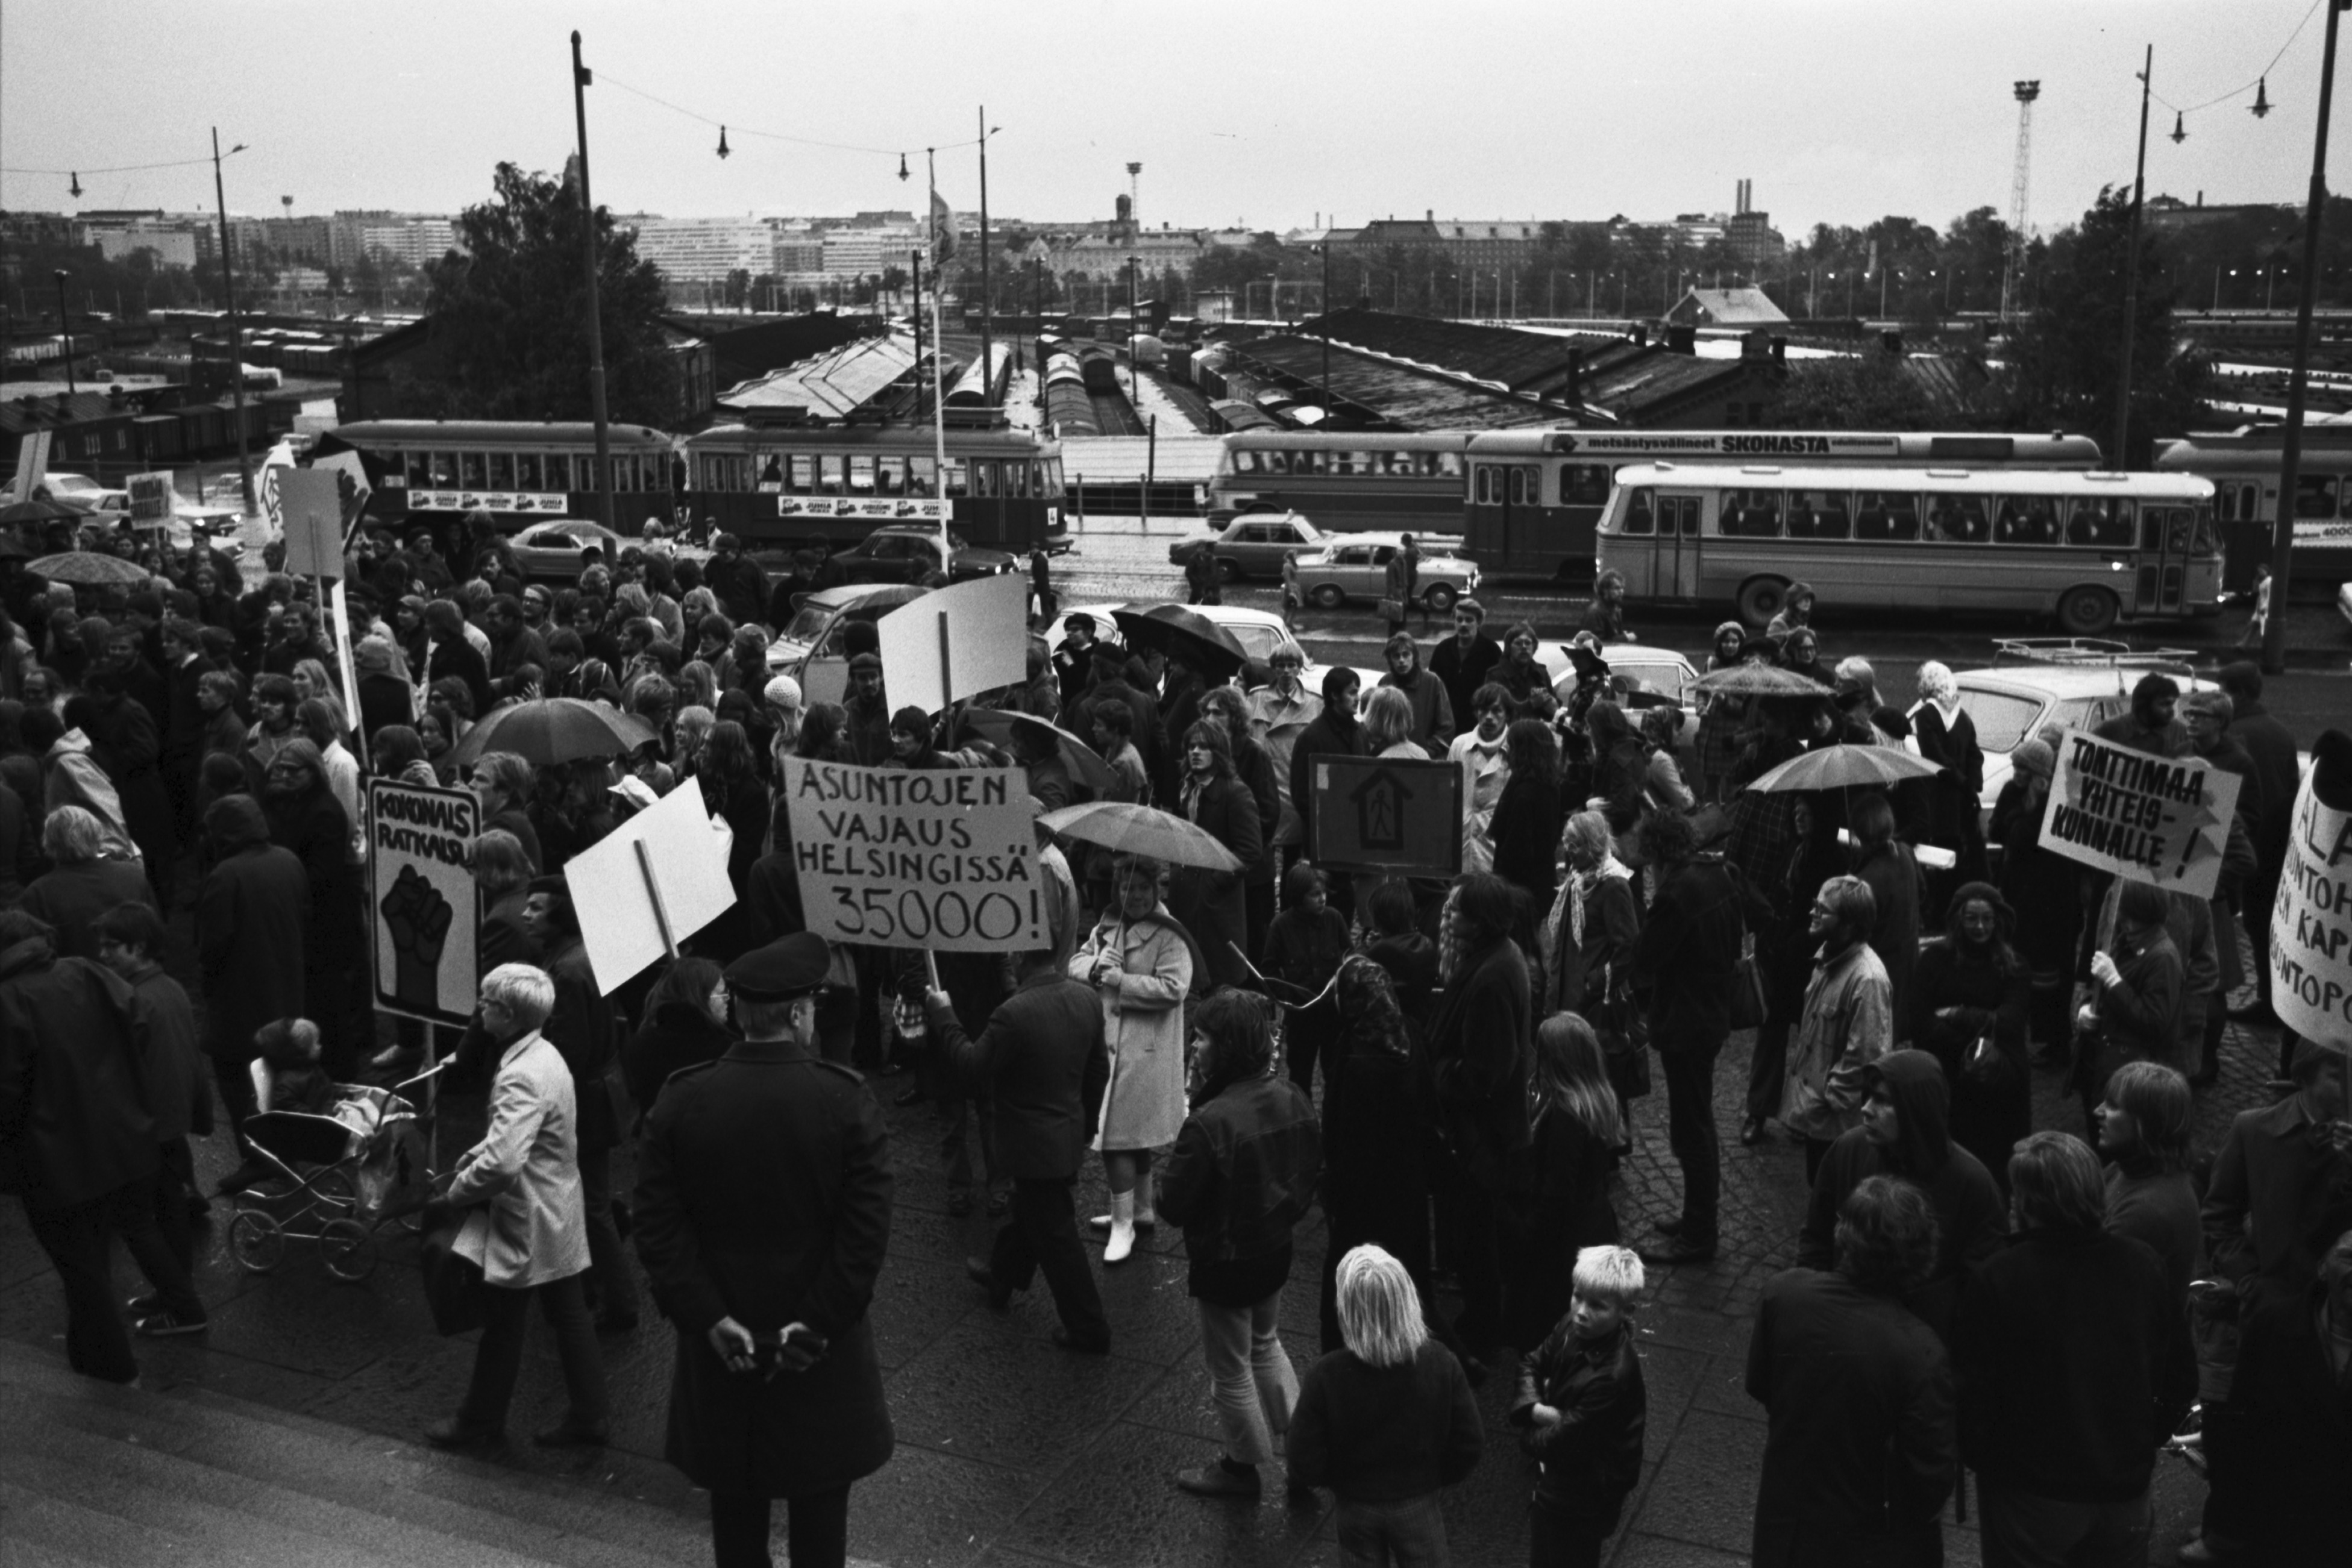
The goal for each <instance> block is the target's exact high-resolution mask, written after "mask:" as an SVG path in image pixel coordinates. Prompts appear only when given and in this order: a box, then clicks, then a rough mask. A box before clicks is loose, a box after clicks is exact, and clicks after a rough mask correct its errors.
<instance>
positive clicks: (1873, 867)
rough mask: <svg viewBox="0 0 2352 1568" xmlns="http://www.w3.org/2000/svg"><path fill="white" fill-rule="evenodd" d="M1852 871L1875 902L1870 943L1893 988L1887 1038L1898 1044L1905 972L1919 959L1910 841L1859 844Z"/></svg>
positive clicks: (1906, 1021) (1907, 1003)
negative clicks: (1891, 1022) (1891, 1020)
mask: <svg viewBox="0 0 2352 1568" xmlns="http://www.w3.org/2000/svg"><path fill="white" fill-rule="evenodd" d="M1853 874H1854V875H1855V876H1857V877H1859V878H1861V879H1863V880H1864V882H1866V883H1868V884H1869V885H1870V896H1871V898H1872V899H1873V900H1874V901H1875V902H1876V904H1877V908H1878V923H1877V924H1876V925H1875V926H1874V927H1872V928H1871V932H1870V948H1871V951H1872V952H1875V953H1877V954H1878V962H1879V963H1883V964H1885V966H1886V983H1887V984H1888V985H1890V986H1892V987H1893V988H1894V1000H1893V1006H1894V1023H1895V1037H1894V1040H1893V1042H1892V1043H1893V1044H1895V1045H1903V1044H1905V1043H1906V1042H1907V1041H1908V1040H1909V1039H1910V1037H1911V976H1912V973H1913V972H1914V971H1915V970H1916V969H1917V968H1918V965H1919V862H1918V861H1917V860H1916V859H1915V858H1913V857H1912V854H1911V846H1909V845H1908V844H1905V843H1903V842H1901V841H1900V840H1895V841H1894V842H1890V843H1886V844H1882V845H1879V846H1878V847H1876V848H1874V849H1868V850H1864V852H1863V855H1862V858H1861V859H1860V860H1859V861H1858V862H1856V864H1855V866H1854V868H1853Z"/></svg>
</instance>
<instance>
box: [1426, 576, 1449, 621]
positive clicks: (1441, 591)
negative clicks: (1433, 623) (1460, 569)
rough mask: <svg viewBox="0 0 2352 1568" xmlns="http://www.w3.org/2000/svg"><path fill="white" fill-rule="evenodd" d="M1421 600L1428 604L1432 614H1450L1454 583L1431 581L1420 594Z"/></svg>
mask: <svg viewBox="0 0 2352 1568" xmlns="http://www.w3.org/2000/svg"><path fill="white" fill-rule="evenodd" d="M1421 602H1422V603H1423V604H1424V605H1428V606H1429V612H1430V614H1432V615H1433V616H1447V615H1452V614H1453V613H1454V585H1453V584H1451V583H1432V584H1430V585H1429V587H1428V589H1427V591H1425V592H1424V593H1423V595H1421Z"/></svg>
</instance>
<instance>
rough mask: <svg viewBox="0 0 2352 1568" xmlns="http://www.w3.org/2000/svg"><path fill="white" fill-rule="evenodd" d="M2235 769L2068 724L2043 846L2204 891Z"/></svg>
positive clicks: (2194, 894) (2161, 883)
mask: <svg viewBox="0 0 2352 1568" xmlns="http://www.w3.org/2000/svg"><path fill="white" fill-rule="evenodd" d="M2238 784H2239V779H2238V775H2237V774H2235V773H2228V772H2225V771H2224V770H2222V769H2221V768H2217V767H2215V766H2213V765H2212V764H2211V763H2208V762H2206V761H2205V760H2204V759H2203V758H2201V757H2158V756H2152V755H2150V754H2149V753H2148V752H2141V751H2135V750H2134V749H2133V748H2131V747H2129V746H2124V745H2118V744H2116V742H2113V741H2102V740H2100V739H2099V738H2098V737H2097V736H2095V735H2093V734H2090V733H2088V732H2087V731H2082V730H2069V731H2066V732H2065V733H2064V734H2063V736H2061V737H2060V739H2059V742H2058V763H2057V766H2056V767H2055V768H2054V769H2053V770H2052V772H2051V777H2050V801H2049V804H2048V805H2046V806H2045V807H2043V809H2042V847H2043V848H2044V849H2048V850H2052V851H2054V852H2055V853H2057V854H2060V855H2063V856H2065V857H2066V858H2068V859H2070V860H2079V861H2081V862H2082V863H2083V864H2084V865H2085V866H2095V867H2097V868H2099V869H2100V870H2102V871H2109V872H2112V873H2114V874H2115V875H2116V876H2118V877H2122V878H2124V879H2126V880H2129V881H2134V882H2148V883H2152V884H2154V885H2155V886H2157V887H2159V888H2164V889H2179V891H2181V892H2184V893H2187V894H2189V896H2190V897H2191V898H2198V899H2210V898H2211V897H2212V896H2213V885H2214V883H2215V882H2216V881H2218V880H2219V879H2220V878H2221V852H2222V850H2223V848H2224V847H2226V845H2227V843H2228V840H2229V837H2230V817H2231V814H2232V813H2233V812H2235V811H2236V810H2237V808H2238Z"/></svg>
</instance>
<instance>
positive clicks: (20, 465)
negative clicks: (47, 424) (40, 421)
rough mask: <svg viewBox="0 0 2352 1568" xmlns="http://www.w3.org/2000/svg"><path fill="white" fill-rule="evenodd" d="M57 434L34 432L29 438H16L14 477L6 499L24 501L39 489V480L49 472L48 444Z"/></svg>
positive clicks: (47, 431)
mask: <svg viewBox="0 0 2352 1568" xmlns="http://www.w3.org/2000/svg"><path fill="white" fill-rule="evenodd" d="M56 434H57V432H55V431H53V430H36V431H34V432H33V433H32V434H31V435H29V436H19V437H16V478H15V479H12V480H10V481H9V484H8V499H9V500H11V501H26V500H32V499H33V492H34V491H35V490H37V489H40V488H41V480H42V479H45V478H46V477H47V474H48V471H49V443H50V440H51V439H52V437H55V436H56Z"/></svg>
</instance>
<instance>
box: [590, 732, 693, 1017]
mask: <svg viewBox="0 0 2352 1568" xmlns="http://www.w3.org/2000/svg"><path fill="white" fill-rule="evenodd" d="M734 845H735V835H734V832H733V831H732V830H731V829H730V828H729V827H728V826H727V823H726V820H725V819H724V818H715V817H713V816H711V815H710V812H709V808H708V807H706V806H705V805H703V804H702V786H701V785H699V784H696V783H695V782H694V781H693V780H691V779H688V780H687V781H686V782H685V783H683V784H679V785H678V786H677V788H675V789H673V790H671V791H670V792H669V793H668V794H667V795H664V796H662V797H661V799H659V800H657V801H656V802H654V804H653V805H649V806H647V807H646V809H645V810H643V811H641V812H639V813H637V814H636V815H635V816H632V817H631V818H629V819H628V820H627V821H626V822H624V823H622V824H621V825H620V826H618V827H615V828H614V829H613V831H612V832H610V833H608V834H606V835H604V837H602V838H600V839H598V840H597V841H596V842H595V843H594V844H593V845H591V846H589V847H587V848H585V849H583V850H582V851H581V852H580V853H579V854H577V855H574V856H573V857H572V858H571V859H570V860H569V861H567V862H566V863H565V864H564V868H563V880H564V883H565V885H566V886H568V887H569V888H570V889H572V910H573V912H574V913H576V914H577V915H578V916H579V917H580V940H581V942H582V944H583V945H584V946H585V947H586V948H587V949H588V966H589V967H590V968H591V969H593V970H594V971H595V973H596V988H597V989H598V990H599V991H601V992H603V993H604V994H605V995H607V996H610V995H611V994H613V992H614V989H615V988H616V987H618V986H620V985H622V984H625V983H626V982H627V981H628V980H629V979H630V978H631V977H632V976H633V975H635V973H637V972H638V971H639V970H641V969H643V968H645V966H646V964H648V963H653V962H654V960H656V959H657V958H660V957H662V956H663V955H664V954H665V953H667V952H669V950H670V949H671V948H672V947H674V946H676V945H677V943H679V942H684V941H685V940H686V939H687V938H688V937H690V936H692V935H693V934H694V933H695V932H696V931H700V930H701V929H702V928H703V927H705V926H707V925H709V923H710V922H711V921H715V920H717V919H718V918H719V916H720V915H723V914H725V913H726V912H727V911H728V910H730V909H732V908H733V907H734V905H735V885H734V883H732V882H730V880H728V878H727V857H728V854H729V852H730V850H732V849H733V847H734ZM641 846H642V847H641Z"/></svg>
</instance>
